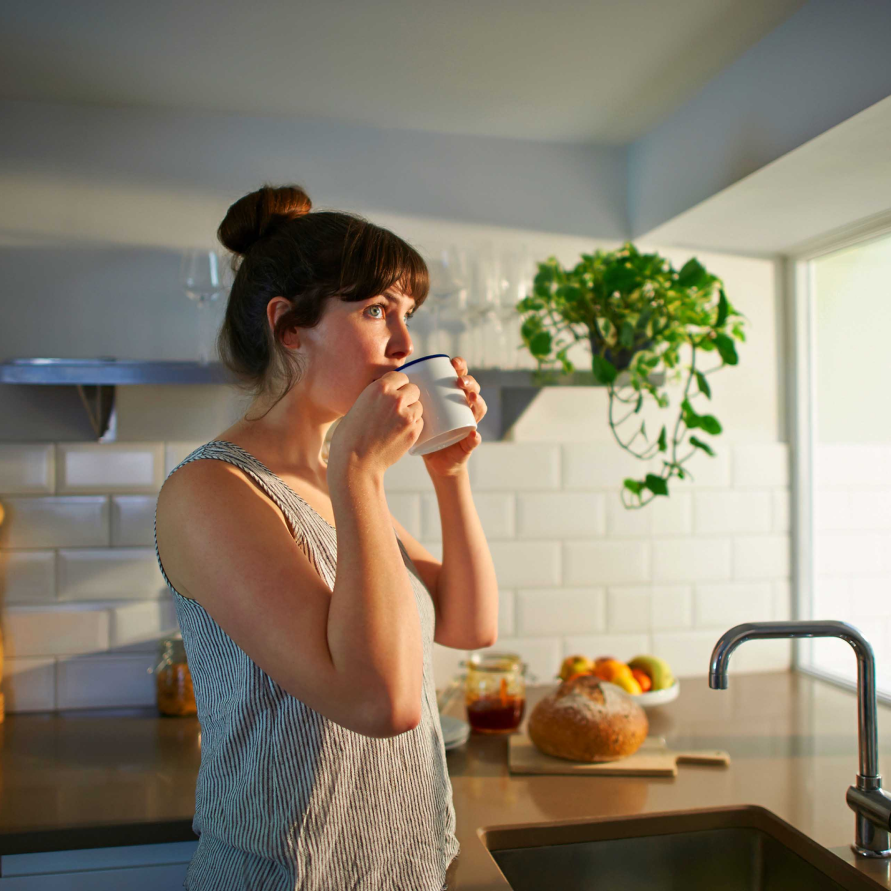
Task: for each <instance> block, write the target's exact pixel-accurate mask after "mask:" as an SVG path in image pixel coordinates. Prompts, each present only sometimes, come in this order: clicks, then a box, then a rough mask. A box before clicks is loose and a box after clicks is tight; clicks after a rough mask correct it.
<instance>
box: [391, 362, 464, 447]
mask: <svg viewBox="0 0 891 891" xmlns="http://www.w3.org/2000/svg"><path fill="white" fill-rule="evenodd" d="M396 371H401V372H402V373H403V374H405V375H407V376H408V378H409V380H410V381H411V382H412V383H413V384H415V385H416V386H417V387H418V388H419V389H420V391H421V395H420V396H419V399H420V402H421V407H422V408H423V409H424V413H423V416H422V418H423V421H424V426H423V428H422V429H421V435H420V436H419V437H418V440H417V442H416V443H415V444H414V445H413V446H412V447H411V448H410V449H409V450H408V453H409V455H429V454H430V452H436V451H439V449H444V448H446V447H447V446H450V445H452V444H453V443H456V442H459V441H460V440H462V439H464V438H465V437H466V436H467V435H468V434H469V433H470V432H471V431H472V430H476V419H475V418H474V416H473V409H471V407H470V405H469V404H468V402H467V396H466V394H465V391H464V389H463V388H462V387H461V386H460V385H459V383H458V372H457V371H455V366H454V365H452V360H451V358H450V357H449V356H448V355H446V354H445V353H434V354H433V355H431V356H422V357H421V358H420V359H414V360H412V361H411V362H406V363H405V365H403V366H401V367H400V368H397V369H396Z"/></svg>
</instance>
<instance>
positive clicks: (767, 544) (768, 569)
mask: <svg viewBox="0 0 891 891" xmlns="http://www.w3.org/2000/svg"><path fill="white" fill-rule="evenodd" d="M791 547H792V545H791V542H790V540H789V536H788V535H752V536H739V537H737V538H735V539H734V541H733V568H734V577H735V578H738V579H778V578H779V579H782V578H786V577H787V576H788V575H789V572H790V565H791V557H792V554H791Z"/></svg>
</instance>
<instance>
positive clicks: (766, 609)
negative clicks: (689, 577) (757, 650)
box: [694, 582, 774, 630]
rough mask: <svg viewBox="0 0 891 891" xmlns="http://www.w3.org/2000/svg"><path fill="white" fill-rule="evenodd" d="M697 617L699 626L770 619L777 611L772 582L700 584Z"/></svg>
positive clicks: (697, 593)
mask: <svg viewBox="0 0 891 891" xmlns="http://www.w3.org/2000/svg"><path fill="white" fill-rule="evenodd" d="M694 602H695V612H694V614H695V617H696V626H697V627H698V628H724V629H725V630H726V629H727V628H730V627H732V626H733V625H739V624H741V623H742V622H769V621H772V620H773V615H774V593H773V587H772V585H771V583H770V582H749V583H739V582H736V583H728V584H719V585H715V584H710V585H697V586H696V592H695V601H694Z"/></svg>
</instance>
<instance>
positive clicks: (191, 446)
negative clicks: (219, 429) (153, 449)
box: [164, 434, 213, 480]
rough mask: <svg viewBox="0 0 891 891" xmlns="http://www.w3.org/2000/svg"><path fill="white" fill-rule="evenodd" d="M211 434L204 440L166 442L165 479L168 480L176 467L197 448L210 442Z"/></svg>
mask: <svg viewBox="0 0 891 891" xmlns="http://www.w3.org/2000/svg"><path fill="white" fill-rule="evenodd" d="M211 436H213V434H211V435H210V436H209V437H208V438H207V439H206V440H204V441H203V442H197V441H191V442H166V443H164V479H165V480H166V479H167V477H168V476H170V473H171V472H172V471H173V470H174V468H176V467H178V466H179V465H180V464H182V462H183V461H185V460H186V458H188V457H189V455H191V454H192V452H194V451H195V449H197V448H199V447H200V446H203V445H205V444H206V443H208V442H210V438H211Z"/></svg>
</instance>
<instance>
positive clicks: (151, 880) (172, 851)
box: [0, 839, 198, 891]
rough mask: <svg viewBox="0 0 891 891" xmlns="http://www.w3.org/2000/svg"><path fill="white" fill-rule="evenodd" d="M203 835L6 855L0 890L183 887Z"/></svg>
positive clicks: (169, 890) (164, 890)
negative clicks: (141, 842) (187, 839)
mask: <svg viewBox="0 0 891 891" xmlns="http://www.w3.org/2000/svg"><path fill="white" fill-rule="evenodd" d="M197 846H198V840H197V839H196V840H195V841H184V842H168V843H164V844H153V845H120V846H117V847H111V848H82V849H79V850H73V851H46V852H42V853H39V854H6V855H3V856H0V891H120V889H122V888H126V889H127V891H182V887H183V881H184V879H185V877H186V870H187V868H188V865H189V861H190V860H191V859H192V855H193V854H194V853H195V848H196V847H197Z"/></svg>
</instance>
